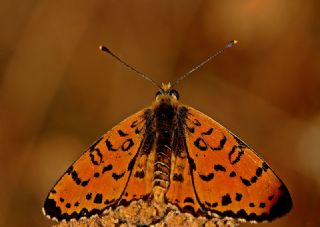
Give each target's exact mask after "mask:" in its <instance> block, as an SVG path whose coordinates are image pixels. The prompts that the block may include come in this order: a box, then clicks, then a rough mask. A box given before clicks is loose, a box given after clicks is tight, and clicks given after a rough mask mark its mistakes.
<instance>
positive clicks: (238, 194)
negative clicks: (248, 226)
mask: <svg viewBox="0 0 320 227" xmlns="http://www.w3.org/2000/svg"><path fill="white" fill-rule="evenodd" d="M241 199H242V194H241V193H236V201H238V202H239V201H240V200H241Z"/></svg>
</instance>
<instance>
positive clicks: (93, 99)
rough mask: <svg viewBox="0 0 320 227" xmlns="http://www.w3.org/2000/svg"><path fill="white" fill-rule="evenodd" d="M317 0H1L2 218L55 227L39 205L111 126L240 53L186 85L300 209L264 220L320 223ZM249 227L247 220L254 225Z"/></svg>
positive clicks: (187, 96) (1, 222) (188, 99)
mask: <svg viewBox="0 0 320 227" xmlns="http://www.w3.org/2000/svg"><path fill="white" fill-rule="evenodd" d="M319 12H320V2H319V1H316V0H308V1H303V0H290V1H289V0H285V1H275V0H269V1H259V0H251V1H246V0H244V1H200V0H198V1H182V0H178V1H146V0H142V1H134V2H133V1H98V0H92V1H82V0H80V1H79V0H77V1H76V0H70V1H60V0H58V1H36V0H26V1H18V0H10V1H5V0H2V1H1V5H0V27H1V35H0V70H1V74H0V152H1V153H0V155H1V156H0V185H1V186H0V188H1V190H0V226H49V225H50V224H52V222H51V221H49V220H47V219H46V218H45V217H44V216H43V215H42V212H41V206H42V203H43V201H44V199H45V197H46V195H47V193H48V192H49V190H50V189H51V187H52V186H53V184H54V183H55V181H56V180H57V179H58V178H59V177H60V176H61V174H62V173H63V172H64V171H65V170H66V169H67V168H68V166H69V165H70V164H71V163H72V162H73V161H74V160H75V159H76V158H77V157H78V156H79V155H80V154H81V153H82V152H83V151H84V150H85V149H86V148H87V147H88V146H89V145H90V144H91V143H92V142H93V141H94V140H95V139H97V138H98V137H99V136H100V135H101V134H103V133H104V132H105V131H107V130H108V129H110V128H111V127H112V126H114V125H115V124H117V123H118V122H120V121H121V120H122V119H124V118H125V117H127V116H129V115H131V114H133V113H134V112H136V111H138V110H139V109H141V108H143V107H145V106H147V105H150V103H151V102H152V101H153V99H154V94H155V91H156V89H155V87H153V86H152V85H151V84H150V83H149V82H147V81H145V80H143V79H141V78H140V77H138V76H136V75H135V73H133V72H131V71H128V70H127V69H126V68H125V67H123V66H122V65H120V64H119V63H118V62H117V61H115V60H114V59H112V58H111V57H110V56H106V55H104V54H103V53H101V52H99V50H98V46H99V45H100V44H105V45H107V46H108V47H109V48H110V49H111V50H113V51H114V52H116V53H117V54H118V55H119V56H120V57H122V58H123V59H125V60H126V61H127V62H128V63H130V64H131V65H133V66H135V67H136V68H138V69H140V70H141V71H143V72H145V73H146V74H149V75H151V76H152V78H153V79H155V80H156V81H159V82H162V81H164V82H167V81H173V80H175V79H176V78H177V77H178V76H179V75H181V74H183V73H184V72H186V71H188V70H189V69H190V68H191V67H192V66H193V65H195V64H197V63H199V62H200V61H202V60H203V59H205V58H206V57H207V56H208V55H210V54H212V53H214V52H215V51H216V50H217V49H219V48H221V47H223V46H224V45H225V44H226V43H227V42H228V41H229V40H232V39H238V40H239V45H237V46H236V47H235V48H232V49H229V50H228V51H226V52H225V53H224V54H223V55H220V56H219V57H218V58H216V59H215V60H214V61H213V62H211V63H209V64H208V65H206V66H205V67H204V68H202V69H201V70H200V71H198V72H196V73H194V75H193V76H191V77H189V78H188V79H186V80H184V81H183V82H182V83H181V84H179V86H178V87H177V88H178V89H179V91H180V95H181V97H182V98H181V100H182V102H184V103H186V104H189V105H191V106H193V107H195V108H197V109H199V110H200V111H202V112H204V113H206V114H207V115H209V116H211V117H213V118H214V119H216V120H217V121H219V122H220V123H222V124H223V125H225V126H226V127H228V128H229V129H230V130H231V131H233V132H234V133H236V134H237V135H239V136H240V137H241V138H242V139H243V140H245V141H246V142H247V143H248V144H249V145H251V146H252V147H253V148H255V150H256V151H258V152H259V153H260V154H261V155H262V156H263V157H264V158H265V159H266V160H267V161H268V162H269V163H270V164H271V166H272V167H273V169H274V170H275V171H276V173H277V174H278V175H279V176H280V177H281V178H282V179H283V181H285V183H286V184H287V186H288V188H289V190H290V192H291V194H292V197H293V202H294V208H293V210H292V212H291V213H290V214H289V215H287V216H285V217H283V218H281V219H279V220H277V221H275V222H273V223H270V224H262V226H308V227H313V226H320V220H319V213H320V150H319V147H320V93H319V88H320V67H319V65H320V48H319V38H320V23H319V21H320V14H319ZM243 226H250V225H248V224H245V225H243Z"/></svg>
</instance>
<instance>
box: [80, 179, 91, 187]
mask: <svg viewBox="0 0 320 227" xmlns="http://www.w3.org/2000/svg"><path fill="white" fill-rule="evenodd" d="M89 181H90V180H84V181H82V182H81V186H82V187H85V186H87V185H88V183H89Z"/></svg>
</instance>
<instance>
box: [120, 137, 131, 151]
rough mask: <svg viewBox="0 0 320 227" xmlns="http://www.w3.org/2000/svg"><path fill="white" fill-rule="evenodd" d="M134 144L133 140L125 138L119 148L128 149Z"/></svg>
mask: <svg viewBox="0 0 320 227" xmlns="http://www.w3.org/2000/svg"><path fill="white" fill-rule="evenodd" d="M133 145H134V142H133V140H132V139H131V138H130V139H126V140H125V141H124V142H123V143H122V145H121V150H122V151H128V150H130V148H131V147H132V146H133Z"/></svg>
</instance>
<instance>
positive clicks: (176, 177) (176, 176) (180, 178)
mask: <svg viewBox="0 0 320 227" xmlns="http://www.w3.org/2000/svg"><path fill="white" fill-rule="evenodd" d="M172 180H173V181H177V182H183V180H184V179H183V176H182V174H177V173H175V174H174V175H173V178H172Z"/></svg>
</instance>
